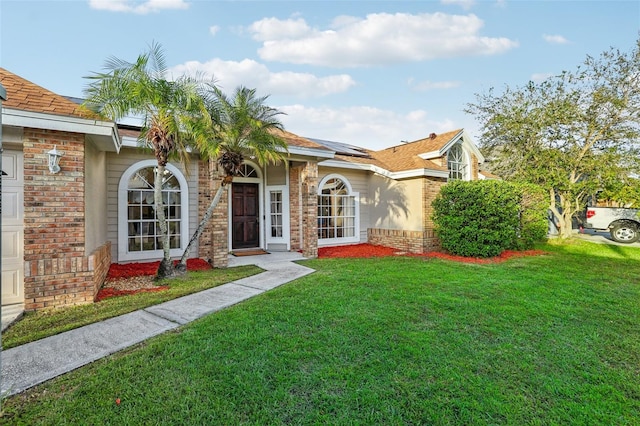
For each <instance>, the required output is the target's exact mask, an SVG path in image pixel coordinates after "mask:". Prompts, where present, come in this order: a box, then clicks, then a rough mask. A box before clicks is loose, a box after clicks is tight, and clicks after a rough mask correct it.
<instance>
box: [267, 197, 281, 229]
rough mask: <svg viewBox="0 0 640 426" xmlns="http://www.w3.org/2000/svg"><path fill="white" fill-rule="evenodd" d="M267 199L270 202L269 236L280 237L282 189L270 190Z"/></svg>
mask: <svg viewBox="0 0 640 426" xmlns="http://www.w3.org/2000/svg"><path fill="white" fill-rule="evenodd" d="M269 199H270V200H269V202H270V204H271V210H270V211H271V236H272V237H274V238H282V235H283V234H282V231H283V229H282V191H271V192H270V195H269Z"/></svg>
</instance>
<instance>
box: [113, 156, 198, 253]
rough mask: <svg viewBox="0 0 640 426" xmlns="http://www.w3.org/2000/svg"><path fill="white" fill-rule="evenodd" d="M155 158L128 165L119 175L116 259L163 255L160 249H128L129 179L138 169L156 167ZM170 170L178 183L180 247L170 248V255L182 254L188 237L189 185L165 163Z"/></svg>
mask: <svg viewBox="0 0 640 426" xmlns="http://www.w3.org/2000/svg"><path fill="white" fill-rule="evenodd" d="M157 166H158V162H157V161H156V160H143V161H139V162H137V163H135V164H132V165H131V166H129V168H128V169H127V170H125V171H124V173H123V174H122V176H121V177H120V182H119V183H118V261H123V260H124V261H128V260H158V259H161V258H162V257H163V251H162V250H147V251H135V252H130V251H129V232H128V219H129V212H128V208H127V207H128V192H129V180H130V179H131V177H132V176H133V175H134V173H136V172H137V171H138V170H140V169H144V168H147V167H157ZM166 169H167V170H168V171H170V172H171V173H172V174H173V175H174V176H175V177H176V179H177V180H178V183H179V184H180V247H179V248H174V249H171V250H170V254H171V257H178V256H182V253H183V252H184V250H185V248H186V247H187V241H188V239H189V237H190V236H189V235H188V234H189V186H188V184H187V180H186V179H185V177H184V175H183V174H182V172H181V171H180V170H179V169H178V168H177V167H175V166H174V165H172V164H167V165H166Z"/></svg>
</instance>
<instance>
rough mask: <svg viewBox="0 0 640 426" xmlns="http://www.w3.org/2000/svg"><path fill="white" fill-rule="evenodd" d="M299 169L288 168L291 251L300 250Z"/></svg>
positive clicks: (300, 204) (300, 207)
mask: <svg viewBox="0 0 640 426" xmlns="http://www.w3.org/2000/svg"><path fill="white" fill-rule="evenodd" d="M301 170H302V168H301V167H291V168H289V223H290V226H289V227H290V230H289V232H290V235H291V236H290V239H291V251H301V250H302V221H301V219H300V218H301V216H302V198H301V195H300V171H301Z"/></svg>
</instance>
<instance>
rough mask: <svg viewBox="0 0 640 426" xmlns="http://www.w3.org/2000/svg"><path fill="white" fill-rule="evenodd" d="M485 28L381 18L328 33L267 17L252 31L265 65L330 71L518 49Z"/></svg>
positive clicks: (452, 21) (463, 18)
mask: <svg viewBox="0 0 640 426" xmlns="http://www.w3.org/2000/svg"><path fill="white" fill-rule="evenodd" d="M483 25H484V22H483V21H482V20H481V19H479V18H478V17H477V16H475V15H473V14H471V15H449V14H444V13H433V14H427V13H425V14H419V15H411V14H406V13H396V14H389V13H377V14H370V15H367V17H366V18H357V17H353V16H340V17H337V18H336V19H335V20H334V21H333V23H332V25H331V26H330V28H327V29H322V30H320V29H317V28H311V27H309V25H307V23H306V22H305V21H304V20H302V19H300V18H296V19H288V20H280V19H276V18H266V19H263V20H260V21H257V22H255V23H254V24H252V25H251V26H250V27H249V28H248V30H249V31H250V32H251V33H252V34H253V37H254V38H255V39H256V40H259V41H261V42H262V43H263V44H262V47H261V48H260V49H259V50H258V53H259V55H260V57H261V58H262V59H264V60H267V61H281V62H291V63H296V64H312V65H323V66H330V67H356V66H368V65H382V64H389V63H397V62H417V61H425V60H430V59H436V58H450V57H461V56H477V55H496V54H500V53H503V52H506V51H508V50H510V49H513V48H515V47H517V46H518V42H517V41H514V40H510V39H508V38H505V37H497V38H496V37H483V36H480V35H479V32H480V29H481V28H482V27H483Z"/></svg>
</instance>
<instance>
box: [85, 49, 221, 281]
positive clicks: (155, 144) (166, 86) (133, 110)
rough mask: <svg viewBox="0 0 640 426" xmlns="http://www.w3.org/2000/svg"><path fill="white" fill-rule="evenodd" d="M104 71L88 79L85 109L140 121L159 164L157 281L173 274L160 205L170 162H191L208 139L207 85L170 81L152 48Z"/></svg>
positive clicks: (143, 143)
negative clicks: (196, 149)
mask: <svg viewBox="0 0 640 426" xmlns="http://www.w3.org/2000/svg"><path fill="white" fill-rule="evenodd" d="M105 70H106V72H103V73H94V74H93V75H91V76H89V77H87V78H88V79H91V80H92V81H91V83H90V84H89V85H88V87H87V88H86V89H85V97H86V100H85V106H87V107H88V108H89V109H91V110H93V111H95V112H97V113H99V114H100V115H102V116H103V117H105V118H107V119H109V120H113V121H118V120H120V119H122V118H123V117H125V116H129V115H132V116H136V117H140V118H141V119H142V127H141V132H140V136H139V139H138V140H139V143H140V146H142V147H145V148H151V149H152V150H153V153H154V155H155V157H156V159H157V161H158V166H157V167H156V169H155V181H154V204H155V211H156V217H157V220H158V225H159V227H160V232H161V235H162V247H163V259H162V261H161V262H160V266H159V268H158V273H157V278H165V277H169V276H172V275H173V274H174V267H173V263H172V262H171V256H170V246H169V233H168V230H167V220H166V215H165V209H164V205H163V201H162V184H163V179H164V176H165V170H166V165H167V163H168V162H169V159H170V158H175V159H177V160H178V161H180V162H181V163H182V164H185V165H186V164H188V162H189V156H190V154H189V150H188V148H189V147H191V146H204V145H206V143H207V141H208V140H209V139H210V135H211V126H210V123H211V120H210V116H209V112H208V110H207V109H206V105H205V103H204V99H203V96H202V93H203V90H204V84H203V83H202V82H201V81H199V80H198V79H197V78H191V77H180V78H178V79H176V80H170V79H169V78H168V76H167V67H166V64H165V58H164V53H163V50H162V48H161V46H160V45H158V44H155V43H154V44H152V45H151V46H150V48H149V51H148V52H145V53H143V54H141V55H139V56H138V58H137V60H136V61H135V62H134V63H129V62H127V61H124V60H121V59H118V58H115V57H111V58H109V59H108V60H107V61H106V64H105Z"/></svg>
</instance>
